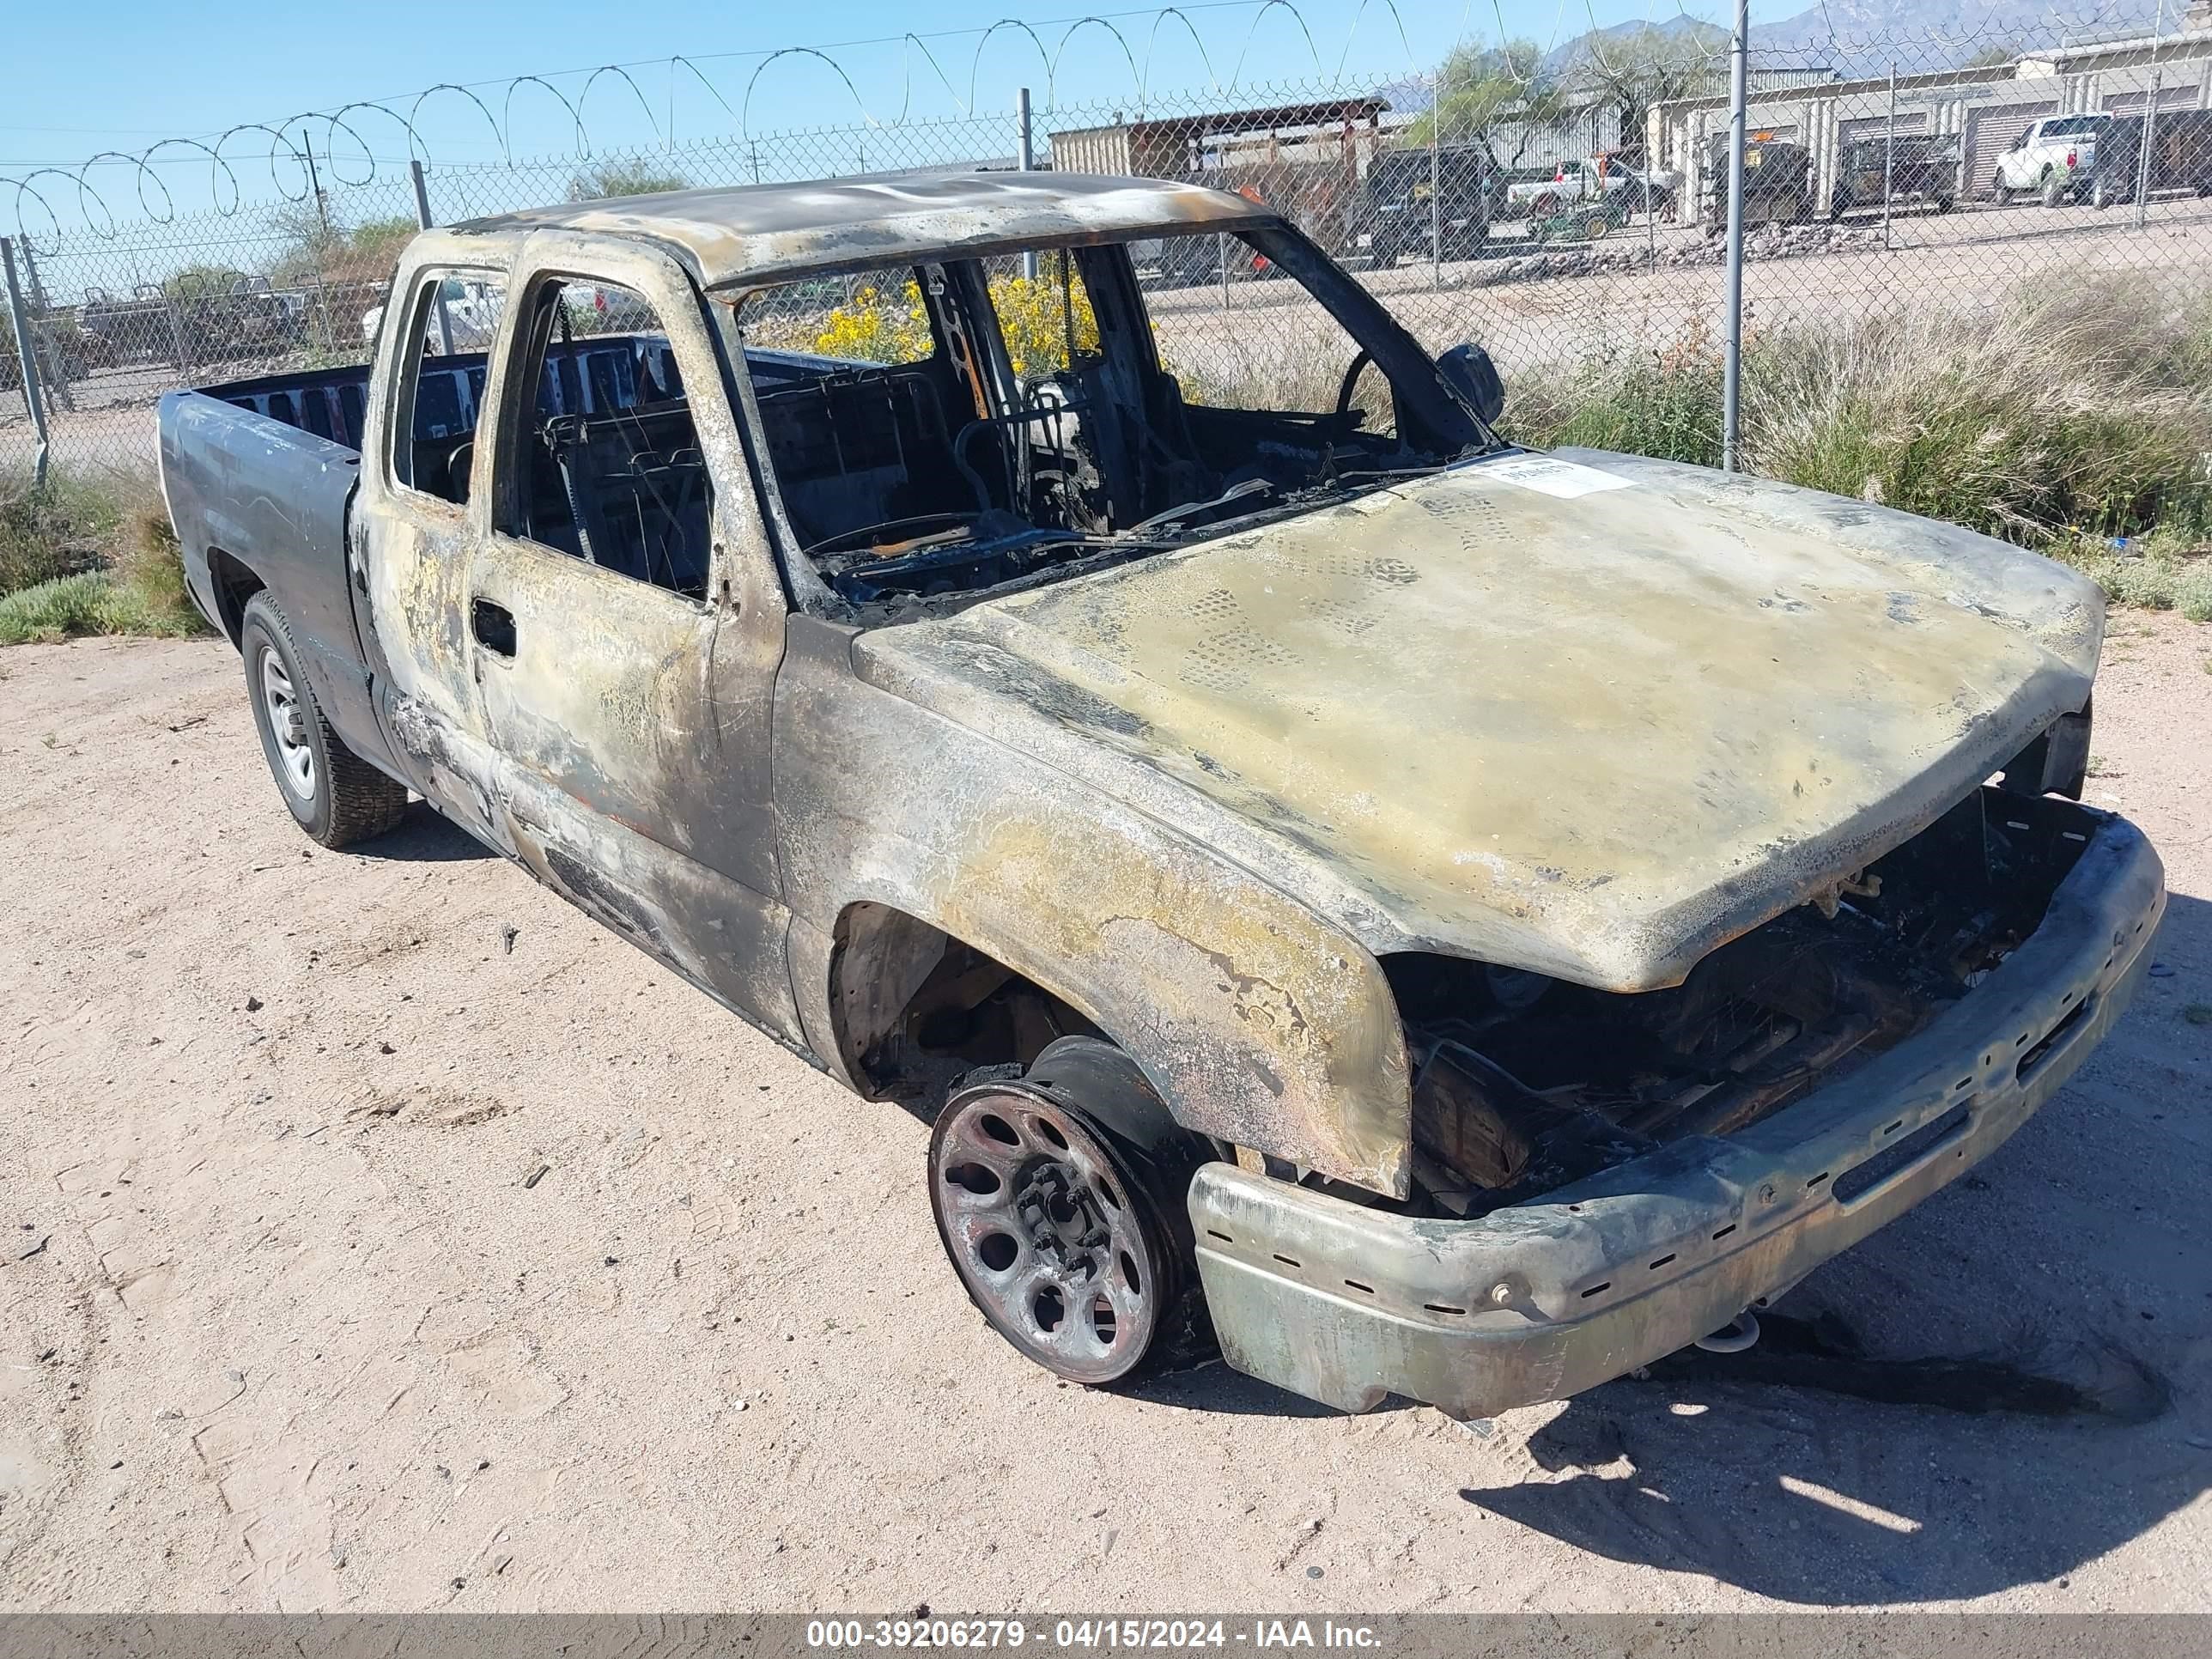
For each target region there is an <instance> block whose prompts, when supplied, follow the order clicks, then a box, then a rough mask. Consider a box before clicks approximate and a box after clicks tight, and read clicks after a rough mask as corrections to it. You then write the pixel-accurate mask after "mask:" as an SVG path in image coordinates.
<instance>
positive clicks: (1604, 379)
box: [1506, 273, 2212, 620]
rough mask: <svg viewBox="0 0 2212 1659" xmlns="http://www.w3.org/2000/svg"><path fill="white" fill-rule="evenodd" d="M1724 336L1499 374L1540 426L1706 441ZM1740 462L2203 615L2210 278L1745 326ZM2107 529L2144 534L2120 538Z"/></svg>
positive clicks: (1620, 442)
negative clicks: (2027, 552) (1985, 537)
mask: <svg viewBox="0 0 2212 1659" xmlns="http://www.w3.org/2000/svg"><path fill="white" fill-rule="evenodd" d="M1720 386H1721V366H1720V355H1719V350H1718V348H1717V344H1715V343H1712V342H1711V339H1710V338H1709V337H1708V336H1706V335H1705V333H1704V332H1703V331H1698V332H1696V333H1693V335H1692V337H1690V338H1689V339H1687V340H1686V341H1685V342H1683V343H1680V345H1678V346H1676V347H1675V348H1674V349H1671V350H1669V351H1667V352H1663V353H1653V354H1650V355H1648V356H1630V355H1627V354H1625V353H1621V352H1617V351H1615V352H1600V353H1595V354H1593V355H1592V356H1589V357H1587V358H1584V359H1583V360H1581V361H1579V362H1571V363H1567V364H1563V365H1558V366H1554V367H1553V368H1547V369H1539V370H1536V371H1534V372H1532V373H1523V374H1518V375H1516V376H1515V377H1513V380H1512V382H1511V384H1510V392H1511V401H1510V404H1509V405H1508V408H1507V416H1506V426H1507V429H1508V431H1509V433H1510V435H1512V436H1513V437H1515V438H1516V440H1517V441H1521V442H1523V443H1528V444H1532V445H1535V446H1537V447H1554V446H1557V445H1561V444H1580V445H1586V446H1589V447H1592V448H1597V449H1611V450H1616V451H1620V452H1623V453H1631V454H1639V455H1653V456H1659V457H1662V458H1664V459H1669V460H1678V461H1687V462H1693V463H1696V464H1698V465H1707V466H1710V465H1717V463H1718V461H1719V459H1720V421H1721V408H1720ZM1740 454H1741V463H1742V465H1743V467H1744V470H1745V471H1749V472H1753V473H1758V474H1760V475H1762V476H1764V477H1771V478H1780V479H1783V480H1784V481H1786V482H1788V483H1796V484H1802V485H1805V486H1807V487H1808V488H1811V489H1825V490H1828V491H1831V492H1832V493H1833V494H1836V495H1851V496H1857V497H1858V498H1859V499H1861V500H1864V501H1877V502H1881V503H1883V504H1885V505H1887V506H1890V507H1900V508H1902V509H1904V510H1905V511H1906V512H1910V513H1921V514H1923V515H1925V516H1927V517H1929V518H1934V519H1943V520H1949V521H1951V522H1953V523H1954V524H1962V525H1965V526H1968V527H1969V528H1971V529H1974V530H1979V531H1983V532H1986V533H1988V534H1990V535H1993V536H2001V537H2003V538H2006V539H2007V540H2009V541H2014V542H2018V543H2020V544H2023V545H2026V546H2029V547H2033V548H2036V549H2038V550H2042V551H2045V552H2049V553H2051V554H2052V555H2054V556H2057V557H2060V558H2063V559H2064V560H2066V561H2067V562H2069V563H2071V564H2074V565H2075V566H2076V567H2077V568H2080V569H2082V570H2084V571H2086V572H2087V573H2088V574H2090V575H2092V576H2093V577H2094V578H2095V579H2096V580H2098V581H2100V583H2102V584H2103V585H2104V586H2105V587H2106V591H2107V592H2110V593H2111V594H2112V597H2113V598H2115V599H2119V600H2121V601H2122V602H2124V603H2127V604H2132V605H2148V606H2153V607H2155V608H2160V609H2167V608H2171V609H2175V610H2179V611H2181V612H2182V613H2183V614H2184V615H2185V616H2189V617H2193V618H2196V619H2197V620H2212V546H2208V545H2207V544H2208V543H2212V292H2199V293H2196V294H2192V295H2175V294H2173V293H2172V292H2170V291H2169V290H2167V289H2166V288H2165V287H2163V286H2162V285H2160V283H2156V282H2155V281H2153V280H2151V279H2148V278H2142V277H2135V276H2122V275H2119V274H2117V273H2115V274H2109V275H2106V276H2095V275H2090V276H2083V277H2081V278H2080V279H2078V280H2076V281H2075V282H2072V283H2069V284H2067V285H2066V286H2064V287H2063V289H2051V290H2045V291H2037V290H2034V289H2027V290H2023V291H2021V293H2019V294H2017V295H2014V296H2013V297H2012V298H2010V299H2009V300H2008V301H2006V302H2004V303H2002V304H2000V305H1998V306H1996V307H1992V308H1990V310H1988V311H1986V312H1983V313H1976V314H1972V315H1968V316H1965V317H1960V316H1956V315H1953V314H1950V313H1922V312H1898V313H1885V314H1881V315H1877V316H1874V317H1869V318H1862V319H1840V320H1837V321H1833V322H1827V323H1822V324H1817V325H1814V324H1807V325H1793V326H1790V327H1788V328H1782V329H1776V330H1771V331H1765V332H1763V333H1758V334H1754V335H1753V336H1752V337H1750V338H1748V339H1747V341H1746V342H1745V347H1744V362H1743V402H1742V410H1741V429H1740ZM2114 538H2149V539H2148V543H2146V544H2144V545H2142V546H2140V547H2136V546H2131V547H2130V548H2129V549H2127V550H2125V551H2124V552H2123V551H2121V550H2116V549H2115V548H2114V547H2113V546H2112V541H2113V540H2114Z"/></svg>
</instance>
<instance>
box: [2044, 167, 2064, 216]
mask: <svg viewBox="0 0 2212 1659" xmlns="http://www.w3.org/2000/svg"><path fill="white" fill-rule="evenodd" d="M2066 182H2067V181H2066V175H2065V174H2064V173H2056V172H2053V173H2045V174H2044V175H2043V205H2044V206H2045V207H2047V208H2055V207H2063V206H2064V205H2065V203H2066Z"/></svg>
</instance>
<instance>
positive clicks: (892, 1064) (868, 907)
mask: <svg viewBox="0 0 2212 1659" xmlns="http://www.w3.org/2000/svg"><path fill="white" fill-rule="evenodd" d="M829 1011H830V1018H831V1020H832V1022H833V1024H834V1026H835V1030H836V1041H837V1049H838V1055H839V1058H840V1059H842V1060H843V1062H844V1064H845V1067H846V1070H847V1071H848V1073H849V1074H850V1075H851V1076H852V1077H853V1079H854V1080H855V1081H856V1082H858V1083H859V1084H860V1085H861V1087H862V1088H863V1089H864V1090H865V1091H866V1093H867V1094H869V1095H870V1096H871V1097H874V1098H878V1099H893V1100H897V1101H899V1102H901V1103H903V1104H907V1105H909V1106H912V1107H914V1108H915V1109H919V1110H921V1111H922V1112H925V1113H929V1112H934V1111H935V1110H936V1109H937V1106H938V1104H939V1101H940V1100H941V1099H942V1098H943V1096H944V1093H945V1089H946V1088H947V1087H948V1086H949V1085H951V1082H952V1081H953V1079H956V1078H957V1077H960V1076H962V1075H963V1074H964V1073H969V1072H971V1071H974V1070H975V1069H976V1068H977V1067H979V1066H1000V1065H1007V1064H1014V1065H1020V1066H1027V1065H1028V1064H1029V1063H1030V1061H1031V1060H1035V1059H1036V1056H1037V1055H1038V1054H1040V1053H1041V1052H1042V1050H1043V1048H1045V1046H1046V1045H1047V1044H1048V1043H1049V1042H1053V1041H1054V1039H1055V1038H1059V1037H1063V1036H1105V1035H1106V1033H1104V1032H1103V1031H1101V1030H1099V1029H1098V1027H1097V1026H1096V1025H1095V1024H1092V1023H1091V1021H1090V1020H1089V1019H1087V1018H1085V1017H1084V1016H1083V1015H1082V1014H1081V1013H1079V1012H1077V1011H1076V1010H1075V1009H1074V1008H1073V1007H1072V1006H1069V1005H1068V1004H1067V1003H1066V1002H1065V1001H1063V1000H1060V998H1059V997H1056V996H1054V995H1053V994H1052V993H1050V992H1049V991H1047V990H1045V989H1044V988H1043V987H1042V986H1039V985H1038V984H1037V983H1036V981H1033V980H1031V979H1030V978H1028V977H1026V976H1025V975H1022V974H1018V973H1017V972H1015V971H1014V969H1012V968H1009V967H1007V966H1006V964H1005V963H1002V962H1000V961H999V960H998V959H997V958H996V957H993V956H992V955H991V954H990V953H989V952H987V951H980V950H977V949H976V948H975V946H973V945H968V944H966V943H964V942H963V941H962V940H960V939H955V938H953V937H952V935H951V934H950V933H945V931H944V930H943V929H942V928H939V927H933V926H932V925H931V924H930V923H928V922H926V921H921V920H920V919H918V918H916V917H915V916H911V915H908V914H907V913H906V912H904V911H902V910H899V909H896V908H893V907H891V906H890V905H887V904H875V903H866V902H864V903H859V904H852V905H848V906H847V907H846V908H845V911H844V913H843V914H842V915H840V916H839V917H838V918H837V927H836V934H835V942H834V944H833V946H832V949H831V951H830V957H829Z"/></svg>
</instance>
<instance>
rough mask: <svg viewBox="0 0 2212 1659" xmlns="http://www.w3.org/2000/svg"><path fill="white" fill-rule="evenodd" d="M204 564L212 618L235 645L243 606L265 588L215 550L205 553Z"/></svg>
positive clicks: (242, 566) (242, 622) (237, 563)
mask: <svg viewBox="0 0 2212 1659" xmlns="http://www.w3.org/2000/svg"><path fill="white" fill-rule="evenodd" d="M207 562H208V578H209V580H210V585H211V586H213V587H214V588H215V608H216V616H217V617H218V618H219V619H220V620H221V622H222V631H223V632H224V633H226V634H228V635H230V642H231V643H232V644H233V645H236V644H237V643H238V636H239V634H240V631H241V630H242V629H244V627H245V625H246V604H247V602H248V601H249V600H251V599H252V598H253V596H254V595H255V594H256V593H258V592H261V591H262V589H264V588H265V587H267V586H269V584H268V583H266V582H264V581H263V580H261V578H260V577H258V576H257V575H255V574H253V572H252V570H250V569H248V568H246V565H245V564H244V563H242V562H240V561H239V560H237V559H234V558H233V557H232V556H230V555H229V554H228V553H226V552H224V551H223V550H222V549H221V548H219V547H210V549H208V554H207Z"/></svg>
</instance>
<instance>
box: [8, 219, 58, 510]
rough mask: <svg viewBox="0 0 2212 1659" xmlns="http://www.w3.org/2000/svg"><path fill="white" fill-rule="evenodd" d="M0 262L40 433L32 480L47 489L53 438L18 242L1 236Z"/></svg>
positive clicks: (26, 399)
mask: <svg viewBox="0 0 2212 1659" xmlns="http://www.w3.org/2000/svg"><path fill="white" fill-rule="evenodd" d="M0 264H4V265H6V267H7V269H8V315H9V318H10V319H13V320H14V323H15V361H16V362H17V364H18V365H19V367H20V368H21V371H22V381H23V406H24V407H25V408H26V409H27V410H30V412H31V429H32V430H33V431H34V432H36V433H37V434H38V435H39V450H38V459H36V460H35V461H33V463H32V482H33V484H34V485H35V486H36V487H38V488H40V489H44V488H45V487H46V457H47V452H48V449H49V448H50V447H51V440H50V439H49V438H48V436H47V434H46V400H45V399H44V398H41V397H40V395H39V353H38V342H37V341H36V340H35V339H33V337H32V334H31V313H30V311H29V309H28V308H27V307H26V306H25V305H24V304H23V290H22V289H21V287H20V286H19V285H18V284H17V283H16V281H15V239H14V238H13V237H10V236H0Z"/></svg>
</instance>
